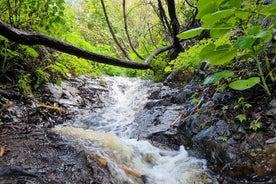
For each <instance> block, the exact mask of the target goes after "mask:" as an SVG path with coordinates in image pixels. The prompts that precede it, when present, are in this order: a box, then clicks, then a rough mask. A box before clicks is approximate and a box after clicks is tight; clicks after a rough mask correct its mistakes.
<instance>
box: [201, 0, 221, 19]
mask: <svg viewBox="0 0 276 184" xmlns="http://www.w3.org/2000/svg"><path fill="white" fill-rule="evenodd" d="M218 2H219V1H210V0H199V1H198V3H197V8H198V14H197V16H196V18H197V19H201V18H202V17H203V16H204V15H207V14H209V13H213V12H215V11H217V10H218V7H219V3H218Z"/></svg>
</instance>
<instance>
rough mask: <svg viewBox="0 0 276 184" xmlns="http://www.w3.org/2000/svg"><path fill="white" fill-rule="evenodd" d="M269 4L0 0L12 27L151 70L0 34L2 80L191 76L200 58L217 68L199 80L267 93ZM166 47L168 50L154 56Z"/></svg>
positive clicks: (271, 77) (27, 85) (271, 47)
mask: <svg viewBox="0 0 276 184" xmlns="http://www.w3.org/2000/svg"><path fill="white" fill-rule="evenodd" d="M275 9H276V3H275V2H274V3H269V2H265V1H252V0H244V1H243V0H236V1H225V0H219V1H215V0H211V1H210V0H209V1H206V0H199V1H195V0H176V1H168V2H167V1H161V0H158V1H156V2H152V1H147V0H133V1H116V0H110V1H106V2H105V1H103V0H101V1H97V0H91V1H89V0H68V1H65V0H43V1H33V0H22V1H17V0H4V1H1V3H0V19H1V20H2V21H4V22H7V23H8V24H10V25H11V26H13V27H15V28H19V29H21V30H25V31H31V32H33V31H35V32H41V33H44V34H47V35H49V36H51V37H54V38H57V39H60V40H63V41H65V42H68V43H71V44H73V45H75V46H78V47H80V48H83V49H85V50H89V51H93V52H95V53H100V54H104V55H109V56H112V57H116V58H125V59H129V60H134V61H137V62H144V61H149V62H150V65H151V66H152V68H153V70H147V71H138V70H133V69H123V68H119V67H114V66H109V65H103V64H99V63H95V62H91V61H88V60H84V59H81V58H77V57H74V56H70V55H68V54H64V53H60V52H56V51H55V50H51V49H49V48H45V47H43V46H25V45H21V44H17V43H14V42H10V41H8V40H7V39H6V38H5V37H3V36H0V45H1V47H0V68H1V72H0V76H1V82H2V83H9V84H12V85H17V87H18V88H20V89H21V90H22V91H23V92H24V93H25V94H29V93H31V92H32V91H33V90H36V89H37V88H38V87H39V86H40V85H41V84H43V83H44V82H47V81H51V82H56V83H57V84H59V83H60V82H61V79H62V78H63V77H68V76H78V75H83V74H88V75H94V76H97V75H103V74H108V75H122V74H123V75H127V76H139V77H143V78H153V79H154V80H157V81H158V80H163V79H164V77H165V76H167V75H168V74H169V73H175V74H177V75H179V73H180V74H181V75H183V76H184V77H187V75H195V74H197V73H198V72H199V70H200V64H201V62H202V61H203V60H206V61H208V62H210V63H211V65H213V66H215V67H216V70H217V73H216V74H214V75H212V76H210V77H208V78H207V79H206V80H205V81H204V83H205V84H211V83H214V84H216V85H217V86H218V87H220V88H223V87H226V86H225V85H226V84H227V85H229V87H230V88H232V89H235V90H245V89H248V88H251V87H253V86H254V85H256V84H260V85H261V86H262V87H263V88H264V90H265V92H266V94H267V95H271V92H270V89H269V86H268V84H267V83H274V81H275V74H274V73H275V72H274V71H275V67H274V63H273V62H275V61H274V60H275V57H274V55H275V40H274V39H275V38H274V37H275V36H274V34H275V12H276V11H275ZM107 23H108V24H107ZM183 31H184V32H183ZM181 32H182V33H181ZM110 33H112V34H110ZM176 34H178V35H177V37H176ZM114 40H115V41H116V42H114ZM166 46H169V47H167V49H164V50H166V51H168V52H162V53H161V52H160V53H161V54H159V53H158V54H159V55H158V54H153V53H154V52H155V51H156V49H157V51H158V49H160V48H162V47H163V48H164V47H166ZM177 47H178V48H177ZM169 49H170V50H169ZM179 53H180V54H179ZM178 54H179V55H178ZM157 55H158V56H157ZM177 56H178V57H177ZM273 57H274V60H273ZM225 79H226V80H227V81H228V82H227V83H225ZM221 81H222V82H221Z"/></svg>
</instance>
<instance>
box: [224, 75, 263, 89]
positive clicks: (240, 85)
mask: <svg viewBox="0 0 276 184" xmlns="http://www.w3.org/2000/svg"><path fill="white" fill-rule="evenodd" d="M259 82H260V78H259V77H251V78H249V79H246V80H236V81H234V82H231V83H230V84H229V87H230V88H232V89H234V90H238V91H242V90H246V89H249V88H252V87H253V86H255V85H256V84H258V83H259Z"/></svg>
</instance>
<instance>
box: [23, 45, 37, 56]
mask: <svg viewBox="0 0 276 184" xmlns="http://www.w3.org/2000/svg"><path fill="white" fill-rule="evenodd" d="M20 47H21V48H22V49H24V50H25V52H26V54H27V55H28V56H31V57H33V58H37V57H38V56H39V54H38V52H37V51H36V50H35V49H33V48H32V47H29V46H26V45H20Z"/></svg>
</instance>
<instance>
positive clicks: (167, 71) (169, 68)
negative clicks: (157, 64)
mask: <svg viewBox="0 0 276 184" xmlns="http://www.w3.org/2000/svg"><path fill="white" fill-rule="evenodd" d="M164 70H165V72H166V73H169V72H171V71H172V68H171V67H170V66H167V67H166V68H165V69H164Z"/></svg>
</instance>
